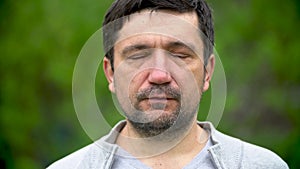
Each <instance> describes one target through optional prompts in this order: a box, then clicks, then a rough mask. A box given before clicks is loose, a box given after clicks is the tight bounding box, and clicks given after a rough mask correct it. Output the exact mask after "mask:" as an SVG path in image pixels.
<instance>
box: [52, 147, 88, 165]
mask: <svg viewBox="0 0 300 169" xmlns="http://www.w3.org/2000/svg"><path fill="white" fill-rule="evenodd" d="M91 147H92V144H90V145H88V146H86V147H83V148H81V149H79V150H77V151H75V152H73V153H72V154H69V155H67V156H66V157H64V158H62V159H60V160H58V161H56V162H54V163H53V164H51V165H50V166H49V167H47V169H71V168H77V166H78V165H79V164H80V162H81V161H82V159H83V158H84V156H85V155H86V154H87V152H88V151H89V150H90V149H91Z"/></svg>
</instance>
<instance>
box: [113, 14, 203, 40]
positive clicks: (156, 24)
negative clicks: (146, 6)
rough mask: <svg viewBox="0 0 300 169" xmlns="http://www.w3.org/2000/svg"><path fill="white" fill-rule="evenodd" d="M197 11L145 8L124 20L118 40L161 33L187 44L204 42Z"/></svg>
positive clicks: (160, 34) (163, 35) (162, 35)
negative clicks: (183, 11)
mask: <svg viewBox="0 0 300 169" xmlns="http://www.w3.org/2000/svg"><path fill="white" fill-rule="evenodd" d="M200 32H201V31H199V29H198V18H197V15H196V12H185V13H178V12H173V11H168V10H158V11H150V10H143V11H141V12H138V13H134V14H132V15H130V16H129V18H128V19H127V20H126V21H125V22H124V25H123V27H122V29H121V30H120V31H119V33H118V40H117V41H119V42H120V41H124V40H126V39H132V40H134V38H133V37H136V38H139V40H142V39H143V38H141V37H143V36H145V35H147V36H149V35H155V36H157V35H159V36H161V37H168V38H172V39H176V40H177V41H181V42H183V43H187V44H195V43H196V44H199V45H200V44H202V41H201V38H200Z"/></svg>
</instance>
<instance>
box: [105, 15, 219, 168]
mask: <svg viewBox="0 0 300 169" xmlns="http://www.w3.org/2000/svg"><path fill="white" fill-rule="evenodd" d="M170 16H173V17H170ZM197 24H198V20H197V15H196V13H195V12H187V13H177V12H172V11H168V10H159V11H152V12H151V11H149V10H143V11H141V12H139V13H135V14H134V15H132V16H130V19H129V20H128V21H127V22H125V23H124V26H123V28H122V29H121V30H120V32H119V40H118V41H117V42H116V44H115V46H114V54H115V55H114V63H113V64H114V68H115V71H112V69H111V66H110V61H109V60H108V59H107V58H104V64H103V66H104V71H105V75H106V77H107V79H108V82H109V89H110V91H111V92H112V93H115V94H116V96H117V98H118V102H119V104H120V106H121V108H122V110H123V111H124V114H125V115H126V117H127V123H126V125H125V127H124V128H123V129H122V131H121V132H120V135H119V137H118V139H117V142H116V143H117V144H118V145H119V146H121V147H122V148H123V149H125V150H126V151H128V152H129V153H130V154H132V155H133V156H135V157H137V158H138V159H139V160H140V161H142V162H143V163H144V164H146V165H148V166H150V167H151V168H182V167H184V166H185V165H186V164H188V163H189V162H190V161H191V160H192V159H193V158H194V157H195V156H196V155H197V154H198V153H199V152H200V151H201V150H202V148H203V147H204V146H205V143H206V141H207V138H208V133H207V132H206V131H204V130H203V129H202V128H201V127H200V126H199V125H197V110H198V106H199V102H200V98H201V94H202V92H205V91H206V90H207V89H208V88H209V81H210V79H211V75H212V73H213V68H214V57H213V55H212V56H211V57H210V59H209V60H208V64H207V65H206V67H205V68H204V65H203V63H204V62H203V59H202V58H203V43H202V40H201V37H200V35H199V34H198V32H197V31H198V29H196V28H197V27H198V25H197ZM195 35H198V36H195Z"/></svg>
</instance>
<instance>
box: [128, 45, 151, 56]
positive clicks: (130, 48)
mask: <svg viewBox="0 0 300 169" xmlns="http://www.w3.org/2000/svg"><path fill="white" fill-rule="evenodd" d="M149 48H151V47H150V46H148V45H145V44H135V45H130V46H127V47H125V48H124V49H123V50H122V55H123V56H125V55H126V54H128V53H130V52H134V51H139V50H143V49H149Z"/></svg>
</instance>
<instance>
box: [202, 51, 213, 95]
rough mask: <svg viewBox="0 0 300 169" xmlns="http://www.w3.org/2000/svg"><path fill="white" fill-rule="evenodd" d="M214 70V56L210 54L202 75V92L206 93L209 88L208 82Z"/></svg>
mask: <svg viewBox="0 0 300 169" xmlns="http://www.w3.org/2000/svg"><path fill="white" fill-rule="evenodd" d="M214 68H215V55H213V54H212V55H210V57H209V59H208V61H207V64H206V66H205V70H204V71H205V75H204V84H203V92H205V91H207V90H208V88H209V82H210V80H211V78H212V75H213V72H214Z"/></svg>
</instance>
